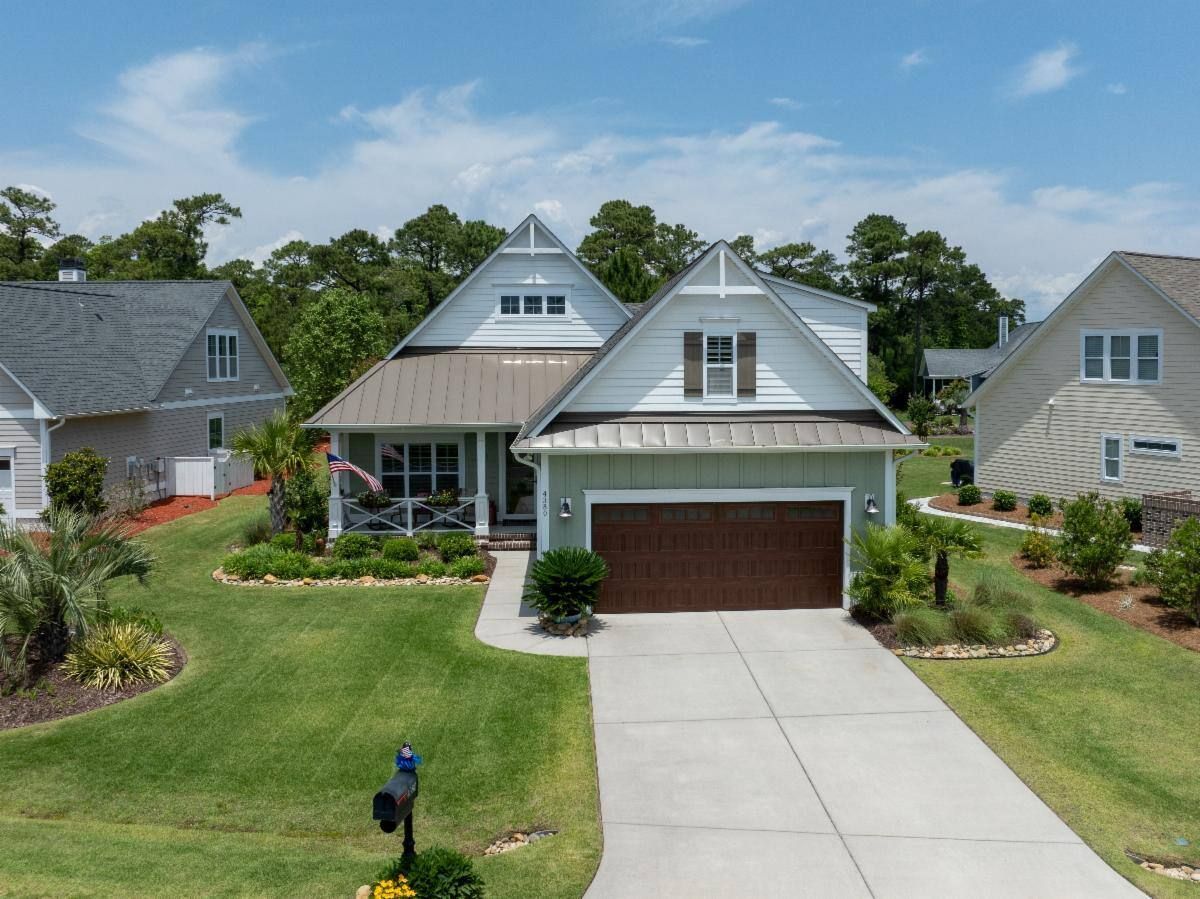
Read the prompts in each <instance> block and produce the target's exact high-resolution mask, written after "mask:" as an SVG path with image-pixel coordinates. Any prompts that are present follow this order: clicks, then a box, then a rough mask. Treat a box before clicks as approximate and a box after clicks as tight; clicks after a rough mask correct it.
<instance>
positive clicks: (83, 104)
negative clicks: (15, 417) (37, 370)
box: [0, 0, 1200, 314]
mask: <svg viewBox="0 0 1200 899" xmlns="http://www.w3.org/2000/svg"><path fill="white" fill-rule="evenodd" d="M271 6H272V7H277V8H269V7H268V5H267V4H250V3H246V2H196V3H191V4H164V3H135V2H126V3H123V4H121V5H120V7H119V13H116V12H113V11H111V10H109V11H107V12H104V13H99V12H97V11H96V7H95V6H94V4H88V3H66V2H60V3H57V4H53V5H50V6H49V8H47V6H42V7H38V6H36V5H30V4H25V5H24V6H21V7H17V8H12V9H9V10H8V11H7V12H6V25H7V31H8V35H7V42H6V43H7V46H8V47H9V48H10V50H12V49H13V48H15V49H16V52H9V53H6V54H4V55H2V56H0V77H2V79H3V81H2V83H3V84H4V85H5V86H6V88H7V89H6V90H5V91H4V92H2V93H0V106H2V107H3V112H4V119H3V120H4V121H5V122H6V123H8V127H6V128H5V129H4V130H3V132H2V133H0V182H3V183H6V184H7V183H19V184H25V185H32V186H35V187H37V188H38V189H40V190H43V191H45V192H47V193H49V194H50V195H51V196H52V197H53V198H54V199H55V201H56V202H58V204H59V215H60V220H61V221H62V222H63V224H64V225H65V226H67V227H68V228H69V229H71V230H80V231H83V232H84V233H87V234H89V235H91V236H98V235H100V234H102V233H116V232H120V231H122V230H125V229H127V228H129V227H131V226H132V225H134V224H136V222H137V221H139V220H140V219H142V218H145V217H148V216H151V215H153V214H155V213H156V212H157V210H158V209H160V208H161V207H163V206H164V205H166V204H167V203H169V201H170V200H171V199H172V198H173V197H177V196H182V195H186V194H191V193H197V192H200V191H205V190H219V191H222V192H224V193H225V194H226V196H227V197H228V198H229V199H230V200H232V201H233V202H235V203H238V204H239V205H241V206H242V208H243V212H244V213H245V218H244V219H243V220H242V221H240V222H238V223H237V224H236V225H235V226H234V227H232V228H230V229H227V230H226V231H225V232H223V233H221V234H220V235H215V236H214V239H213V247H212V254H213V256H214V257H215V258H217V259H223V258H228V257H230V256H233V255H250V256H253V257H255V258H261V257H262V256H263V255H265V254H266V253H268V252H269V251H270V249H271V247H272V246H274V245H278V244H279V243H280V242H282V241H284V240H286V239H288V238H290V237H295V236H303V237H305V238H308V239H310V240H324V239H327V238H328V237H329V236H331V235H333V234H337V233H340V232H341V231H344V230H346V229H348V228H350V227H365V228H369V229H372V230H379V231H380V232H385V231H389V230H390V229H393V228H395V227H396V226H397V225H399V224H400V223H401V222H403V221H404V220H405V219H406V218H409V217H411V216H412V215H414V214H416V213H417V212H419V211H421V210H422V209H423V208H425V207H426V206H427V205H428V204H429V203H432V202H445V203H447V204H448V205H449V206H451V207H452V208H455V209H457V210H459V211H460V212H463V213H465V214H467V215H470V216H483V217H486V218H488V219H490V220H492V221H494V222H496V223H498V224H504V225H511V224H514V223H515V222H517V221H519V220H520V219H521V218H522V217H523V216H524V215H525V214H526V213H527V212H528V211H530V210H531V209H534V210H536V211H538V212H539V213H540V214H541V215H542V216H543V217H544V218H545V219H546V220H547V221H548V223H549V224H550V226H551V227H552V228H554V229H555V230H556V231H558V232H559V233H560V234H561V235H562V236H563V238H564V239H565V240H567V241H568V242H569V243H572V244H573V243H575V242H576V241H577V240H578V238H579V237H580V236H581V235H582V234H583V233H585V232H586V230H587V219H588V217H589V216H590V215H591V213H592V212H593V211H594V210H595V209H596V207H597V206H598V205H599V203H600V202H601V201H603V200H604V199H608V198H612V197H618V196H623V197H627V198H628V199H631V200H633V201H635V202H647V203H650V204H651V205H653V206H654V207H655V208H656V209H657V210H658V211H659V213H660V216H661V217H662V218H665V219H667V220H670V221H683V222H686V223H687V224H689V225H691V226H692V227H695V228H697V229H698V230H699V231H701V232H702V234H703V235H704V236H705V237H706V238H710V239H711V238H716V237H733V236H735V235H737V234H739V233H753V234H755V235H756V237H757V238H758V239H759V242H760V243H761V244H763V245H770V244H772V243H778V242H782V241H786V240H797V239H809V240H813V241H814V242H816V243H818V244H819V245H822V246H828V247H830V248H831V249H834V250H835V251H838V252H839V253H840V252H841V251H842V250H843V249H844V245H845V234H846V233H847V231H848V230H849V227H850V226H851V225H852V224H853V223H854V221H856V220H857V219H858V218H861V216H862V215H865V214H866V213H868V212H873V211H875V212H889V213H892V214H894V215H896V216H898V217H900V218H902V219H904V220H905V221H907V222H909V224H910V225H911V226H912V227H914V228H937V229H939V230H942V231H943V232H944V233H946V234H947V236H948V237H949V238H950V239H951V240H953V241H955V242H957V243H961V244H962V245H963V246H964V247H965V248H966V249H967V251H968V253H969V254H970V256H971V257H972V258H974V259H977V260H978V261H980V263H981V264H983V265H984V267H985V269H986V270H987V271H988V272H989V274H990V275H991V276H992V277H993V279H994V280H995V281H996V283H997V285H998V286H1000V287H1001V289H1003V290H1005V291H1006V292H1008V293H1011V294H1014V295H1018V296H1023V297H1025V298H1026V299H1027V300H1028V301H1029V302H1030V304H1031V306H1032V307H1033V311H1035V312H1036V313H1038V314H1041V313H1043V312H1044V311H1045V310H1046V308H1048V306H1049V305H1051V304H1052V303H1053V302H1054V301H1055V300H1056V299H1058V298H1060V297H1061V296H1062V295H1063V294H1064V293H1065V292H1066V291H1068V290H1069V289H1070V288H1071V287H1072V286H1074V284H1075V283H1077V282H1078V280H1080V278H1081V277H1082V276H1083V275H1084V274H1085V273H1086V272H1087V271H1088V270H1089V269H1090V267H1091V266H1093V265H1094V264H1095V263H1096V262H1097V261H1099V259H1101V258H1102V257H1103V256H1104V255H1105V254H1106V253H1107V252H1108V251H1109V250H1111V249H1114V248H1117V247H1122V248H1132V249H1148V250H1156V251H1161V252H1179V253H1191V254H1200V215H1198V214H1197V211H1196V210H1197V209H1198V208H1200V204H1197V200H1198V199H1200V190H1198V185H1197V179H1198V172H1197V164H1196V163H1197V159H1198V158H1200V154H1198V153H1197V149H1196V148H1197V147H1198V146H1200V119H1198V116H1200V104H1198V103H1197V91H1196V88H1197V85H1200V55H1197V54H1196V53H1195V52H1194V48H1193V47H1192V46H1191V45H1192V43H1193V38H1194V36H1195V35H1196V34H1197V33H1200V5H1198V4H1195V3H1184V2H1178V3H1172V2H1161V3H1148V4H1144V5H1143V6H1141V7H1139V9H1138V10H1137V11H1136V13H1135V12H1132V11H1131V9H1132V8H1131V7H1130V6H1129V5H1128V4H1127V3H1115V2H1114V3H1106V2H1090V3H1082V2H1041V3H1004V4H999V3H982V2H971V0H959V2H950V0H942V2H937V0H923V2H917V0H889V2H879V3H873V4H867V3H859V2H853V0H843V2H840V3H838V2H806V3H769V2H762V0H758V2H755V0H749V2H739V0H659V2H648V0H598V2H595V3H590V4H586V5H585V4H564V3H509V4H503V5H501V4H483V3H467V2H443V3H439V4H419V5H418V4H403V3H395V2H392V3H386V4H385V3H371V2H360V3H357V4H355V5H353V7H351V6H350V5H349V4H330V3H328V2H322V3H287V4H284V3H280V4H272V5H271ZM339 7H340V8H339ZM345 10H352V11H345Z"/></svg>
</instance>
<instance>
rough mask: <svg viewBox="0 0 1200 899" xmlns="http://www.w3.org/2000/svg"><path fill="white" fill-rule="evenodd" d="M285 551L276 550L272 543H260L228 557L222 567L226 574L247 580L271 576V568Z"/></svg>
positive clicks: (223, 561)
mask: <svg viewBox="0 0 1200 899" xmlns="http://www.w3.org/2000/svg"><path fill="white" fill-rule="evenodd" d="M281 552H283V550H279V549H276V548H275V547H273V546H272V545H271V544H270V543H259V544H256V545H255V546H251V547H248V548H247V549H244V550H242V551H241V552H239V553H233V554H232V555H228V556H226V557H225V558H224V559H223V560H222V562H221V567H222V568H224V569H225V573H226V574H236V575H238V576H239V577H245V578H261V577H264V576H265V575H268V574H271V566H272V564H273V563H274V561H275V557H276V556H278V555H279V554H280V553H281Z"/></svg>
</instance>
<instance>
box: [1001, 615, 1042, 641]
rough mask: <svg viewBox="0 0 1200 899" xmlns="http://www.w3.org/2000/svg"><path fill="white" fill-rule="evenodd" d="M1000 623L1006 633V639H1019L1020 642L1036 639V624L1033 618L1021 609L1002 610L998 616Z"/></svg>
mask: <svg viewBox="0 0 1200 899" xmlns="http://www.w3.org/2000/svg"><path fill="white" fill-rule="evenodd" d="M1000 622H1001V624H1002V625H1003V626H1004V629H1005V631H1007V637H1008V638H1009V639H1012V638H1013V637H1020V638H1021V639H1022V640H1028V639H1029V638H1030V637H1036V636H1037V632H1038V623H1037V621H1035V620H1034V618H1033V616H1032V615H1030V614H1029V613H1028V612H1025V611H1022V610H1021V609H1003V610H1002V611H1001V614H1000Z"/></svg>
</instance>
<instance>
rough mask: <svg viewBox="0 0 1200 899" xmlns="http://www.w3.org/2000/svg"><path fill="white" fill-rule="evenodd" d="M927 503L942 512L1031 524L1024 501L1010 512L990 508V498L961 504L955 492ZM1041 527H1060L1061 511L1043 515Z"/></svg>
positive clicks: (944, 494) (1056, 510) (936, 497)
mask: <svg viewBox="0 0 1200 899" xmlns="http://www.w3.org/2000/svg"><path fill="white" fill-rule="evenodd" d="M929 505H930V506H932V507H933V508H935V509H938V510H940V511H942V512H957V513H961V514H963V515H977V516H978V517H980V518H994V519H996V520H998V521H1014V522H1016V523H1017V524H1033V522H1032V520H1031V519H1030V517H1029V507H1028V506H1027V505H1025V503H1017V507H1016V508H1015V509H1013V510H1012V511H1011V512H1000V511H998V510H996V509H993V508H992V501H991V499H987V498H985V499H984V500H983V501H982V502H978V503H972V504H971V505H969V506H961V505H959V503H958V494H957V493H943V494H942V495H941V496H935V497H934V498H933V499H931V500H930V501H929ZM1041 525H1042V527H1047V528H1055V529H1058V528H1061V527H1062V512H1061V511H1060V510H1058V509H1055V510H1054V511H1053V512H1052V513H1051V514H1049V515H1047V516H1045V517H1044V518H1043V519H1042V522H1041Z"/></svg>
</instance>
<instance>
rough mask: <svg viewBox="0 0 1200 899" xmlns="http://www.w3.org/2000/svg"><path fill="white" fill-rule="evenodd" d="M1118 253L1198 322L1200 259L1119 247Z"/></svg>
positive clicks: (1199, 310) (1199, 317)
mask: <svg viewBox="0 0 1200 899" xmlns="http://www.w3.org/2000/svg"><path fill="white" fill-rule="evenodd" d="M1117 255H1118V256H1120V257H1121V259H1123V260H1124V261H1125V262H1126V263H1128V264H1129V265H1130V266H1132V267H1133V269H1134V271H1136V272H1137V273H1138V274H1140V275H1141V276H1142V277H1143V278H1145V279H1146V280H1148V281H1150V282H1152V283H1153V284H1154V286H1155V287H1157V288H1158V289H1159V290H1161V291H1162V292H1163V293H1165V294H1166V295H1167V296H1169V297H1170V298H1171V299H1172V300H1174V301H1175V302H1176V303H1177V304H1178V305H1179V306H1180V308H1182V309H1183V310H1184V311H1185V312H1186V313H1187V314H1188V315H1190V316H1191V317H1192V318H1194V319H1196V320H1197V321H1200V258H1196V257H1194V256H1159V255H1156V254H1154V253H1131V252H1129V251H1128V250H1118V251H1117Z"/></svg>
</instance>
